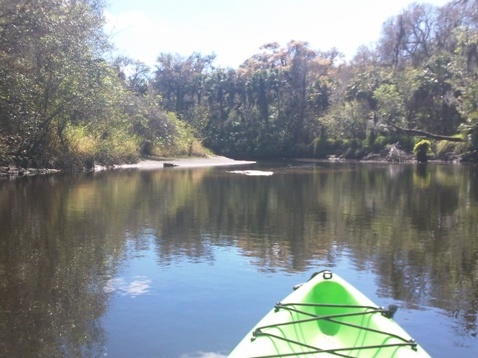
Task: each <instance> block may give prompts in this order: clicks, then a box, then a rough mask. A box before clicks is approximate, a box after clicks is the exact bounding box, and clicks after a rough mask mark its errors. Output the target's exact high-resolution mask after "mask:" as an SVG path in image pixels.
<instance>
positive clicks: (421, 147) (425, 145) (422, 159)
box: [413, 139, 431, 163]
mask: <svg viewBox="0 0 478 358" xmlns="http://www.w3.org/2000/svg"><path fill="white" fill-rule="evenodd" d="M430 149H431V143H430V141H428V140H426V139H423V140H421V141H420V142H418V143H417V144H415V146H414V147H413V152H414V153H415V156H416V158H417V161H418V162H419V163H426V162H428V156H427V153H428V151H429V150H430Z"/></svg>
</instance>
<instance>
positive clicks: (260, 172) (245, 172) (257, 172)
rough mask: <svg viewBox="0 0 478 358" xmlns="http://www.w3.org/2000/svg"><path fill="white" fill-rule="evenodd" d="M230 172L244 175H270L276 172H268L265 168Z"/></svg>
mask: <svg viewBox="0 0 478 358" xmlns="http://www.w3.org/2000/svg"><path fill="white" fill-rule="evenodd" d="M228 173H233V174H243V175H250V176H270V175H272V174H274V172H266V171H263V170H231V171H229V172H228Z"/></svg>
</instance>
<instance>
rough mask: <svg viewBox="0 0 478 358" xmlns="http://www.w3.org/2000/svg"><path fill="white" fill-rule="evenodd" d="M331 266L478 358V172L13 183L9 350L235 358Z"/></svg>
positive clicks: (218, 174)
mask: <svg viewBox="0 0 478 358" xmlns="http://www.w3.org/2000/svg"><path fill="white" fill-rule="evenodd" d="M238 169H255V170H267V171H273V172H274V174H273V175H272V176H246V175H241V174H237V173H230V172H229V171H230V170H238ZM323 268H331V269H332V270H334V271H335V272H337V273H338V274H340V275H341V276H342V277H343V278H345V279H346V280H348V281H349V282H351V283H352V284H354V285H355V286H357V288H359V289H360V290H361V291H363V292H364V293H365V294H366V295H367V296H369V297H370V298H371V299H372V300H373V301H375V302H376V303H377V304H379V305H383V306H386V305H388V304H390V303H396V304H397V305H399V306H400V309H399V311H398V313H397V314H396V316H395V317H396V320H397V321H398V322H399V324H401V325H402V326H403V327H404V328H405V329H406V330H407V331H408V332H409V333H410V334H411V335H412V336H413V337H414V338H415V339H416V340H417V341H418V342H419V343H420V344H421V345H422V346H424V348H425V349H426V350H428V352H429V353H430V354H431V355H432V356H434V357H452V356H460V357H475V356H478V337H477V334H478V327H477V310H478V168H477V167H469V166H447V165H428V166H427V167H418V166H416V165H378V164H344V163H304V162H294V163H282V164H270V163H269V164H267V163H262V164H256V165H251V166H247V167H234V168H226V167H216V168H207V169H204V168H203V169H164V170H156V171H135V170H131V171H115V172H102V173H97V174H90V175H84V176H66V175H65V176H58V175H56V176H49V177H36V178H23V179H16V180H10V181H8V180H1V181H0V356H5V357H104V356H106V357H181V358H192V357H204V358H206V357H207V358H211V357H222V356H226V355H227V353H228V352H229V351H230V350H231V349H232V348H233V347H234V346H235V344H236V343H238V341H239V340H240V339H241V338H242V337H243V336H244V335H245V333H246V332H247V331H248V330H249V329H250V328H251V327H252V326H253V325H254V324H255V323H256V322H257V321H258V320H259V318H261V317H262V316H263V315H264V314H265V313H266V312H267V311H268V310H269V309H270V308H271V307H272V306H273V305H274V304H275V303H276V302H277V301H279V300H280V299H281V298H283V297H284V296H286V295H287V294H289V293H290V292H291V289H292V286H293V285H295V284H297V283H299V282H303V281H305V280H307V279H308V278H309V276H310V275H311V274H312V273H313V272H315V271H318V270H321V269H323Z"/></svg>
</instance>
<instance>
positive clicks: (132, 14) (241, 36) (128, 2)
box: [105, 0, 450, 68]
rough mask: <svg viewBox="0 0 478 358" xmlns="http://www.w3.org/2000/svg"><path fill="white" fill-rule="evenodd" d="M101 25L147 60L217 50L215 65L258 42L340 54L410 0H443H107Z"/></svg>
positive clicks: (121, 46) (349, 53) (247, 52)
mask: <svg viewBox="0 0 478 358" xmlns="http://www.w3.org/2000/svg"><path fill="white" fill-rule="evenodd" d="M107 1H108V2H109V5H108V7H107V10H106V13H105V15H106V18H107V20H108V23H107V25H106V27H105V29H106V32H107V33H108V34H109V35H110V36H111V40H112V42H113V43H114V44H115V46H116V47H117V53H119V54H122V55H126V56H128V57H131V58H133V59H135V60H140V61H142V62H144V63H146V64H148V65H153V64H154V63H155V61H156V58H157V56H158V55H159V54H160V53H162V52H164V53H178V54H181V55H183V56H188V55H190V54H191V53H193V52H195V51H196V52H200V53H202V54H210V53H213V52H214V53H215V54H216V56H217V57H216V60H215V64H216V65H219V66H222V67H233V68H237V67H238V66H239V65H240V64H241V63H242V62H243V61H244V60H246V59H248V58H249V57H251V56H252V55H254V54H256V53H258V52H260V50H259V47H260V46H261V45H263V44H265V43H269V42H278V43H279V44H280V45H283V46H284V45H286V44H287V42H289V41H290V40H302V41H307V42H309V44H310V47H311V48H312V49H315V50H324V51H325V50H329V49H331V48H332V47H336V48H337V49H338V50H339V51H340V52H342V53H344V54H345V56H346V58H347V59H350V58H352V57H353V55H354V54H355V52H356V50H357V48H358V47H359V46H360V45H370V44H373V43H375V42H376V41H377V40H378V38H379V37H380V33H381V29H382V24H383V22H384V21H385V20H387V19H388V18H389V17H391V16H394V15H397V14H399V13H400V12H401V10H403V9H405V8H406V7H408V6H409V5H410V4H412V3H413V2H417V3H430V4H433V5H436V6H443V5H444V4H446V3H448V2H450V0H428V1H417V0H415V1H414V0H134V1H132V0H107Z"/></svg>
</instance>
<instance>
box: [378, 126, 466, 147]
mask: <svg viewBox="0 0 478 358" xmlns="http://www.w3.org/2000/svg"><path fill="white" fill-rule="evenodd" d="M385 123H387V124H388V125H389V126H391V127H393V128H395V129H396V130H398V131H401V132H404V133H407V134H410V135H415V136H420V137H425V138H430V139H436V140H447V141H450V142H464V140H463V138H460V137H452V136H447V135H441V134H435V133H430V132H427V131H423V130H420V129H409V128H403V127H400V126H397V125H396V124H394V123H392V122H389V121H386V122H385Z"/></svg>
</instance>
